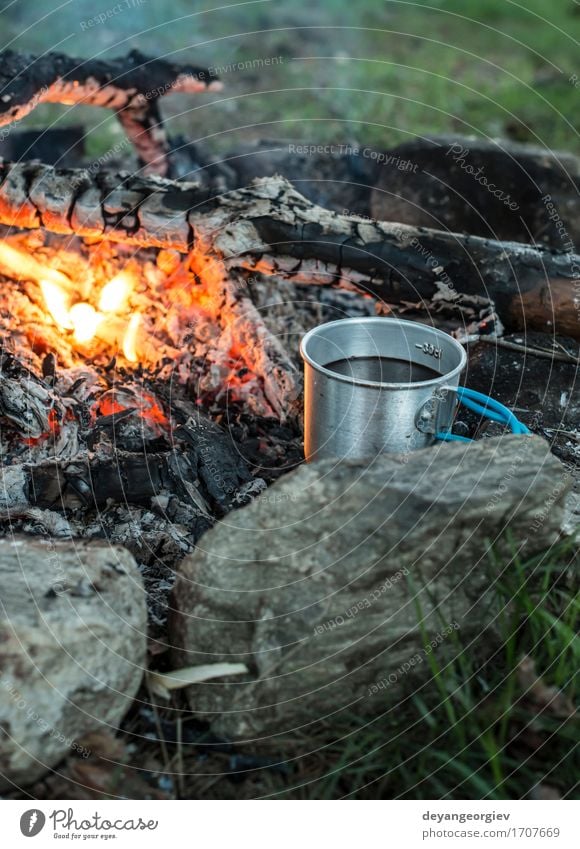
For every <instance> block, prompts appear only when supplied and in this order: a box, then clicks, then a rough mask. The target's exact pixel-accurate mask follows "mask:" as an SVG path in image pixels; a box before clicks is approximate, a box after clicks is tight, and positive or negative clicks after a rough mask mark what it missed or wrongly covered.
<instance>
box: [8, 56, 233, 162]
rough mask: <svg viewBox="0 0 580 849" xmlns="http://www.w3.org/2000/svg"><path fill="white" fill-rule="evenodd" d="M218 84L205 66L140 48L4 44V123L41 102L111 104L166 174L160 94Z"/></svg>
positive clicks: (144, 155) (147, 157) (143, 154)
mask: <svg viewBox="0 0 580 849" xmlns="http://www.w3.org/2000/svg"><path fill="white" fill-rule="evenodd" d="M220 87H221V84H220V83H219V82H218V81H217V79H216V77H215V76H213V77H212V76H211V75H210V73H209V71H208V70H206V69H205V68H199V67H197V66H195V65H189V64H184V65H175V64H173V63H172V62H167V61H165V60H164V59H150V58H148V57H147V56H144V55H143V54H141V53H139V52H138V51H137V50H133V51H131V52H130V53H129V54H128V55H127V56H125V57H122V58H119V59H113V60H109V61H101V60H98V59H86V60H84V59H74V58H72V57H70V56H65V55H64V54H62V53H46V54H44V55H43V56H38V57H36V56H30V55H27V54H22V53H16V52H14V51H12V50H5V51H4V52H3V53H0V91H1V93H2V96H1V98H0V126H4V125H6V124H10V123H12V122H14V121H19V120H20V119H21V118H23V117H24V116H25V115H28V114H29V113H30V112H31V111H32V110H33V109H34V108H35V107H36V106H38V104H39V103H63V104H66V105H69V106H70V105H73V104H78V103H82V104H83V105H85V106H102V107H107V108H108V109H112V110H114V111H115V112H116V113H117V117H118V118H119V121H120V122H121V125H122V126H123V129H124V130H125V132H126V134H127V137H128V139H129V141H130V142H131V143H132V144H133V145H134V147H135V149H136V151H137V153H138V155H139V158H140V160H141V162H142V163H143V164H144V166H145V170H146V171H148V172H149V173H155V174H161V175H166V174H167V173H168V172H169V160H168V154H169V150H170V145H169V140H168V138H167V135H166V133H165V130H164V128H163V123H162V120H161V116H160V113H159V108H158V101H159V98H160V97H163V95H165V94H168V93H170V92H183V93H195V92H200V91H207V90H208V89H216V88H220Z"/></svg>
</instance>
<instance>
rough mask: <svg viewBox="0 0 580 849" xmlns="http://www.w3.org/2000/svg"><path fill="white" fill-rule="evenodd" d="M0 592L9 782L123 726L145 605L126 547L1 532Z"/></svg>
mask: <svg viewBox="0 0 580 849" xmlns="http://www.w3.org/2000/svg"><path fill="white" fill-rule="evenodd" d="M0 599H1V605H0V788H9V787H10V788H13V786H14V785H17V786H25V785H27V784H30V783H31V782H32V781H35V780H37V779H38V778H39V777H40V776H42V775H43V774H44V773H45V772H46V771H47V770H49V769H51V768H53V767H54V766H56V765H57V764H58V762H59V761H61V760H62V759H63V758H64V757H65V756H66V755H68V754H70V753H71V752H72V753H73V754H76V755H77V756H78V755H80V756H81V757H88V755H89V754H90V752H89V751H88V750H87V749H86V747H85V746H83V744H82V738H83V737H84V736H85V735H86V734H87V733H89V732H92V731H94V730H96V729H99V728H101V727H105V728H107V729H109V730H111V729H115V728H117V727H118V725H119V723H120V721H121V719H122V717H123V716H124V714H125V713H126V711H127V709H128V708H129V706H130V704H131V701H132V699H133V698H134V696H135V694H136V692H137V690H138V688H139V684H140V681H141V677H142V675H143V670H144V668H145V665H146V604H145V592H144V589H143V583H142V580H141V576H140V574H139V571H138V569H137V565H136V563H135V560H134V559H133V556H132V555H131V554H130V553H129V552H128V551H126V549H124V548H122V547H120V546H111V545H108V544H101V543H88V544H87V543H76V542H75V543H74V544H73V543H72V542H70V541H67V542H53V541H52V540H46V541H38V540H30V539H29V538H25V537H14V538H12V539H6V538H5V539H2V540H0Z"/></svg>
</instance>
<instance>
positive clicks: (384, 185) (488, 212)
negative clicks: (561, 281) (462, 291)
mask: <svg viewBox="0 0 580 849" xmlns="http://www.w3.org/2000/svg"><path fill="white" fill-rule="evenodd" d="M407 163H408V165H407ZM401 164H403V165H406V167H403V168H401V167H400V166H401ZM385 166H386V167H384V168H383V169H382V173H381V175H380V177H379V179H378V181H377V182H376V183H375V189H374V190H373V192H372V196H371V215H372V216H373V218H377V219H379V220H383V221H397V222H399V223H402V224H411V225H413V226H415V227H431V228H434V229H435V230H448V231H451V232H457V233H471V234H473V235H475V236H484V237H487V238H491V239H500V240H503V241H515V242H526V243H532V244H536V243H539V244H545V245H547V246H550V247H552V248H553V249H555V250H565V251H570V250H572V251H573V252H575V249H574V247H572V248H571V247H570V244H571V243H572V244H576V245H577V244H578V239H579V238H580V203H579V201H578V188H577V184H578V179H579V176H580V160H579V159H578V158H577V157H575V156H573V155H572V154H566V153H560V152H558V153H555V152H550V151H547V150H545V149H544V148H540V147H537V146H534V145H529V144H518V143H516V142H512V141H507V140H505V139H499V140H493V141H488V140H486V139H481V138H474V137H466V136H433V137H431V138H420V139H416V140H413V141H410V142H404V143H403V144H401V145H399V146H398V147H396V148H395V149H393V150H392V151H391V152H390V156H389V158H388V159H387V160H386V161H385ZM397 166H398V167H397Z"/></svg>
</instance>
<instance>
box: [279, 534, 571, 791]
mask: <svg viewBox="0 0 580 849" xmlns="http://www.w3.org/2000/svg"><path fill="white" fill-rule="evenodd" d="M575 563H576V553H575V552H574V550H572V549H571V547H570V544H569V543H565V544H562V545H560V546H559V547H558V548H557V549H555V550H552V551H550V552H546V553H544V554H542V555H539V556H536V557H534V558H533V559H531V560H527V561H526V562H522V561H521V560H520V559H519V558H518V557H514V558H513V559H512V560H510V561H502V560H499V559H498V558H497V557H496V556H494V555H493V554H492V555H490V561H489V568H490V577H491V576H493V578H494V580H495V592H496V594H497V601H498V602H499V603H500V604H499V606H500V607H501V609H502V611H503V612H502V614H501V616H500V619H499V622H498V627H499V632H500V647H499V649H498V650H497V652H496V653H495V654H494V656H493V657H492V658H491V659H488V660H487V661H486V662H485V665H483V666H482V665H481V664H480V662H479V661H478V658H477V656H476V654H475V653H474V651H473V648H472V647H471V648H469V649H465V648H464V647H462V645H461V643H460V638H459V636H458V633H455V632H454V633H453V634H452V635H451V637H450V639H454V640H455V641H456V647H457V654H456V657H455V659H454V660H453V661H452V662H451V663H450V664H449V665H447V666H445V667H443V666H441V665H440V664H439V663H438V660H437V652H436V651H433V652H432V653H431V654H430V655H429V657H430V680H429V681H428V682H427V683H426V684H425V686H424V687H422V688H421V690H420V692H418V693H415V694H411V695H409V696H408V698H407V699H406V701H405V702H404V703H402V704H401V705H400V706H399V707H398V709H397V710H396V711H392V710H390V711H389V712H388V713H386V714H385V715H384V716H383V717H378V718H377V719H375V720H373V721H372V722H364V723H363V721H362V720H360V719H357V718H356V717H349V718H348V719H346V720H344V721H343V725H342V726H341V727H339V728H337V727H333V728H328V729H326V740H325V743H326V748H325V750H324V752H325V754H324V761H325V769H324V771H323V773H322V774H321V767H320V764H318V765H317V767H314V768H312V767H311V766H307V765H306V764H302V768H301V769H300V770H299V771H300V773H301V778H300V780H299V781H295V782H294V783H293V784H292V785H291V786H290V787H286V788H281V787H279V786H278V787H277V788H276V789H275V788H272V794H273V795H276V796H282V797H286V798H287V797H296V796H299V797H302V798H324V799H330V798H337V797H345V796H348V797H355V798H410V799H512V798H525V797H530V796H533V795H534V793H538V792H540V791H538V790H537V789H536V790H534V788H538V787H539V786H540V785H541V786H542V787H547V788H550V789H551V790H552V791H556V792H557V793H558V794H559V795H560V796H562V797H566V798H576V796H577V794H576V787H577V781H578V774H579V766H580V761H579V758H578V740H579V728H578V717H577V716H571V715H569V710H568V708H569V706H570V705H571V704H572V703H573V702H574V700H575V699H576V698H577V696H578V680H577V670H578V668H579V665H580V640H579V639H578V636H577V634H578V625H579V622H580V600H579V597H578V593H577V586H575V584H574V581H575ZM576 574H577V573H576ZM498 575H499V576H500V577H499V579H497V576H498ZM496 579H497V580H496ZM524 657H528V658H531V660H532V661H533V662H534V664H535V670H536V674H537V676H538V679H539V680H538V683H537V684H536V685H535V687H534V692H536V690H537V692H538V693H539V695H540V697H541V698H545V699H546V700H547V704H543V703H537V701H536V700H535V699H534V698H533V697H532V693H531V691H530V686H529V682H528V681H527V680H526V678H525V677H522V673H521V672H520V673H518V664H519V663H520V661H522V659H523V658H524ZM533 679H534V676H533V675H532V680H533ZM547 688H555V690H554V691H552V690H549V689H547ZM556 691H561V692H560V694H559V695H558V697H557V699H555V700H554V698H553V697H554V694H555V692H556ZM387 717H388V719H387ZM322 740H324V734H323V735H322V737H318V738H317V740H316V744H317V746H318V747H320V746H321V741H322ZM314 742H315V741H314V740H311V741H302V746H304V747H307V746H308V745H309V744H314ZM317 770H318V774H317Z"/></svg>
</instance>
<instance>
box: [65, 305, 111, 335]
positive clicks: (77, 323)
mask: <svg viewBox="0 0 580 849" xmlns="http://www.w3.org/2000/svg"><path fill="white" fill-rule="evenodd" d="M69 318H70V321H71V322H72V326H73V328H74V332H75V340H76V341H77V342H79V343H81V344H86V343H87V342H90V341H91V339H93V338H94V336H95V333H96V332H97V327H98V326H99V324H100V323H101V321H102V320H103V316H102V315H100V314H99V313H98V312H97V311H96V309H95V308H94V307H92V306H91V305H90V304H85V303H82V302H81V303H78V304H74V305H73V306H72V307H71V308H70V310H69Z"/></svg>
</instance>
